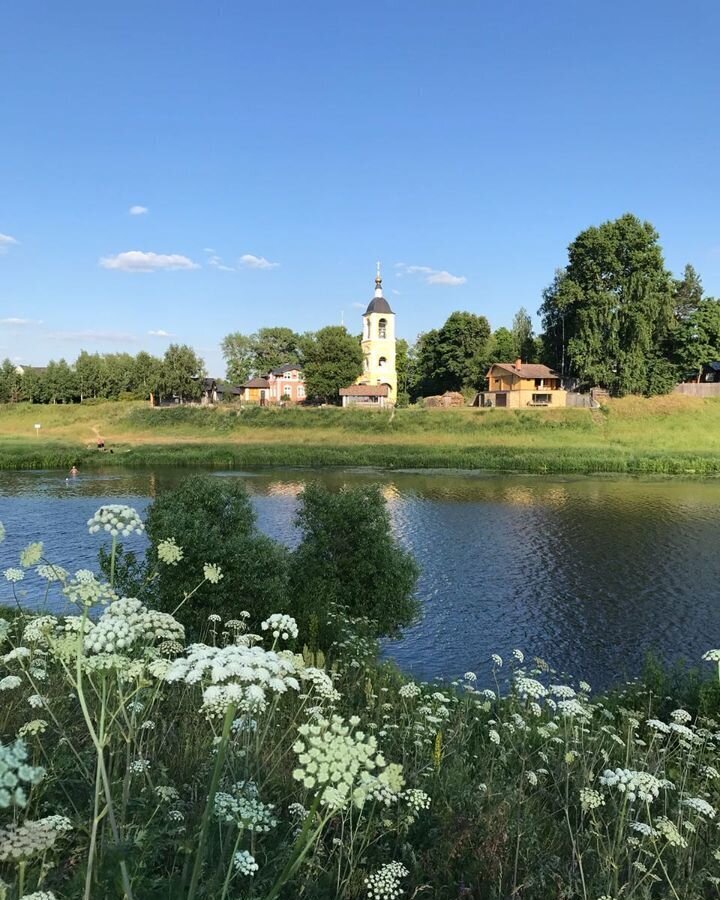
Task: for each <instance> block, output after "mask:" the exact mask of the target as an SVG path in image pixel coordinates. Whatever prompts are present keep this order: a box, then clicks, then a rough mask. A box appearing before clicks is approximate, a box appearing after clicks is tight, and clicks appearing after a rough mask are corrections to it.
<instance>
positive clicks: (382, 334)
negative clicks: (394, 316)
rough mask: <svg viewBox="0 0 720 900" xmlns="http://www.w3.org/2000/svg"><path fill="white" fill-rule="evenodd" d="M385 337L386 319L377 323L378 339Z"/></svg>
mask: <svg viewBox="0 0 720 900" xmlns="http://www.w3.org/2000/svg"><path fill="white" fill-rule="evenodd" d="M386 336H387V319H380V321H379V322H378V337H379V338H384V337H386Z"/></svg>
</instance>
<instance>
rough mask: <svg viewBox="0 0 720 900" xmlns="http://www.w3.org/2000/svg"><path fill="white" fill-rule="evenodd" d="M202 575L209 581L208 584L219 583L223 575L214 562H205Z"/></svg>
mask: <svg viewBox="0 0 720 900" xmlns="http://www.w3.org/2000/svg"><path fill="white" fill-rule="evenodd" d="M203 575H204V576H205V580H206V581H209V582H210V584H219V583H220V580H221V579H222V578H224V577H225V576H224V575H223V573H222V570H221V569H220V566H217V565H215V563H205V565H204V566H203Z"/></svg>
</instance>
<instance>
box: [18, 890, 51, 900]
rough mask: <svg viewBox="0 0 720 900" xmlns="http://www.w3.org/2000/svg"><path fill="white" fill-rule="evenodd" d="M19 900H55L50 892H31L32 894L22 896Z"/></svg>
mask: <svg viewBox="0 0 720 900" xmlns="http://www.w3.org/2000/svg"><path fill="white" fill-rule="evenodd" d="M20 900H56V898H55V894H53V892H52V891H33V892H32V894H23V895H22V897H21V898H20Z"/></svg>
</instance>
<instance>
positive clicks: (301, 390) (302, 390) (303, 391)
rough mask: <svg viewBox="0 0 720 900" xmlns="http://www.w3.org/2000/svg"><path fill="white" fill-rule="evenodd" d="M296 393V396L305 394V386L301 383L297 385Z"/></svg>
mask: <svg viewBox="0 0 720 900" xmlns="http://www.w3.org/2000/svg"><path fill="white" fill-rule="evenodd" d="M297 395H298V397H304V396H305V388H304V387H303V386H302V385H298V389H297Z"/></svg>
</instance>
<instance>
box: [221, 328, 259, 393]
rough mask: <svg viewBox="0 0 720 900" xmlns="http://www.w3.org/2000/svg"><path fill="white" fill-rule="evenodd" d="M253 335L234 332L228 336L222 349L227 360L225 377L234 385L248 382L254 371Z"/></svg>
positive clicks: (223, 341) (224, 339)
mask: <svg viewBox="0 0 720 900" xmlns="http://www.w3.org/2000/svg"><path fill="white" fill-rule="evenodd" d="M253 337H254V336H253V335H251V334H241V333H240V332H239V331H234V332H233V333H232V334H228V335H226V336H225V337H224V338H223V340H222V344H221V345H220V349H221V350H222V355H223V359H224V360H225V377H226V378H227V380H228V381H230V382H232V383H233V384H242V382H244V381H247V380H248V378H250V375H251V373H252V371H253V361H254V342H253Z"/></svg>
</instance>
